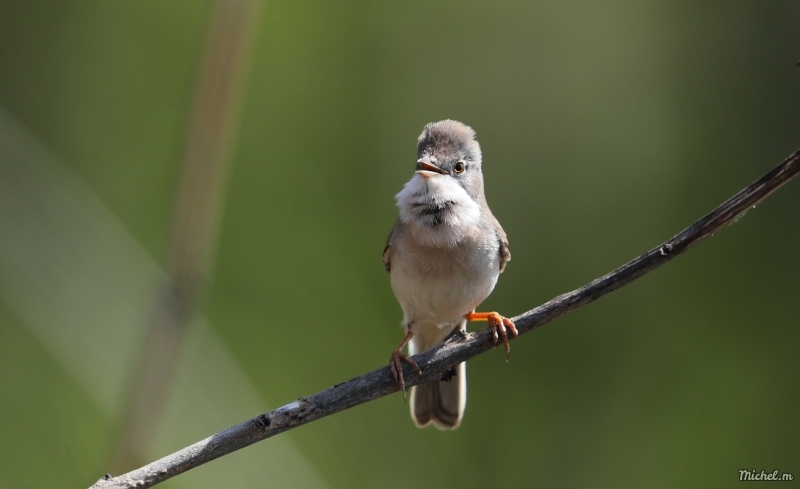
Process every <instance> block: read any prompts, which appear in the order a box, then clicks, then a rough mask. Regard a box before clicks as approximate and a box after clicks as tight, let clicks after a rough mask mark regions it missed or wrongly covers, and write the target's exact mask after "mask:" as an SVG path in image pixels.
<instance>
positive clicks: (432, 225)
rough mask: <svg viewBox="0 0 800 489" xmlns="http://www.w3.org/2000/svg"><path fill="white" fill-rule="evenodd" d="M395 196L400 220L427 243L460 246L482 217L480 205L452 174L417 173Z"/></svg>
mask: <svg viewBox="0 0 800 489" xmlns="http://www.w3.org/2000/svg"><path fill="white" fill-rule="evenodd" d="M395 199H397V207H399V208H400V220H401V221H403V223H405V224H407V225H408V227H409V230H410V231H411V233H412V236H413V237H414V238H415V239H416V240H417V241H418V242H419V243H420V244H423V245H426V246H433V247H445V248H451V247H453V246H456V245H457V244H458V243H459V242H460V241H461V240H462V239H464V236H465V235H466V234H467V232H468V231H469V229H470V228H471V227H472V226H474V225H476V224H478V222H479V221H480V217H481V208H480V205H478V203H477V202H475V201H474V200H473V199H472V198H471V197H470V196H469V194H467V191H466V190H464V189H463V188H462V187H461V186H460V185H459V184H458V183H457V182H456V181H455V180H454V179H453V178H452V177H450V176H449V175H436V176H433V177H429V178H425V177H423V176H421V175H419V174H414V176H413V177H412V178H411V180H409V181H408V182H407V183H406V184H405V186H404V187H403V190H401V191H400V193H398V194H397V195H396V196H395Z"/></svg>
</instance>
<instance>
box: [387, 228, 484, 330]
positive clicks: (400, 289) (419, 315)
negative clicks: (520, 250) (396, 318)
mask: <svg viewBox="0 0 800 489" xmlns="http://www.w3.org/2000/svg"><path fill="white" fill-rule="evenodd" d="M483 234H486V233H479V232H477V230H476V232H474V233H468V235H467V237H466V238H464V239H463V240H461V241H460V242H459V243H458V244H457V245H456V246H453V247H447V248H440V247H431V246H425V245H421V244H419V243H416V242H414V240H413V239H409V237H408V236H406V237H405V238H404V239H403V240H404V241H406V242H404V243H402V244H400V243H398V244H400V246H397V245H396V244H393V246H395V250H397V252H396V253H395V254H394V255H393V256H392V268H391V282H392V290H393V291H394V293H395V295H396V296H397V299H398V301H399V302H400V305H401V307H402V308H403V312H404V315H405V320H404V322H405V323H408V322H410V321H422V322H427V323H433V324H437V325H439V326H442V327H443V326H445V325H448V324H451V323H452V322H453V321H457V320H459V319H460V318H461V317H462V316H463V315H464V314H466V313H468V312H471V311H472V310H473V309H474V308H476V307H477V306H478V305H479V304H480V303H481V302H483V300H484V299H486V297H488V296H489V294H490V293H491V292H492V289H494V286H495V284H496V283H497V278H498V275H499V273H500V257H499V247H498V242H497V239H496V237H495V236H493V235H491V236H482V235H483Z"/></svg>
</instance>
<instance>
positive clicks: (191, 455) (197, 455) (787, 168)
mask: <svg viewBox="0 0 800 489" xmlns="http://www.w3.org/2000/svg"><path fill="white" fill-rule="evenodd" d="M798 173H800V150H798V151H795V152H794V153H793V154H792V155H791V156H789V157H788V158H786V160H784V161H783V162H782V163H781V164H780V165H778V166H776V167H775V168H773V169H772V170H770V171H769V172H767V173H766V174H765V175H764V176H763V177H761V178H760V179H758V180H756V181H755V182H753V183H752V184H751V185H750V186H748V187H747V188H745V189H744V190H742V191H740V192H739V193H737V194H736V195H734V196H733V197H731V198H730V199H728V200H727V201H725V202H724V203H722V204H721V205H720V206H719V207H717V208H716V209H714V210H713V211H711V212H710V213H709V214H708V215H706V216H705V217H703V218H702V219H700V220H699V221H697V222H695V223H694V224H692V225H691V226H689V227H688V228H686V229H684V230H683V231H681V232H680V233H679V234H677V235H676V236H674V237H673V238H671V239H670V240H668V241H666V242H665V243H663V244H662V245H661V246H658V247H656V248H654V249H652V250H650V251H648V252H647V253H645V254H643V255H642V256H640V257H638V258H636V259H634V260H631V261H630V262H628V263H626V264H625V265H623V266H621V267H619V268H617V269H616V270H614V271H613V272H610V273H608V274H606V275H603V276H602V277H600V278H598V279H596V280H594V281H592V282H591V283H589V284H587V285H584V286H583V287H581V288H579V289H576V290H573V291H572V292H569V293H567V294H563V295H560V296H558V297H556V298H555V299H552V300H550V301H549V302H546V303H545V304H542V305H541V306H539V307H537V308H535V309H532V310H530V311H528V312H526V313H524V314H522V315H520V316H517V317H515V318H513V321H514V323H516V326H517V330H518V331H519V333H520V334H522V333H527V332H528V331H531V330H533V329H535V328H538V327H539V326H542V325H543V324H545V323H548V322H550V321H552V320H554V319H556V318H558V317H560V316H563V315H565V314H567V313H569V312H572V311H573V310H575V309H577V308H579V307H581V306H584V305H586V304H588V303H590V302H592V301H594V300H595V299H598V298H600V297H602V296H604V295H606V294H608V293H609V292H612V291H614V290H616V289H618V288H620V287H622V286H623V285H626V284H628V283H630V282H632V281H634V280H636V279H637V278H639V277H641V276H642V275H644V274H646V273H648V272H650V271H652V270H654V269H656V268H658V267H660V266H661V265H663V264H664V263H666V262H668V261H669V260H671V259H673V258H675V257H676V256H678V255H680V254H681V253H683V252H685V251H686V250H688V249H689V248H691V247H692V246H694V245H695V244H697V243H699V242H700V241H702V240H703V239H705V238H707V237H708V236H710V235H712V234H713V233H714V232H716V231H718V230H719V229H721V228H722V227H724V226H725V225H727V224H729V223H731V222H733V221H735V220H736V218H737V217H739V216H741V215H742V214H744V213H745V212H746V211H747V210H748V209H750V208H751V207H752V206H754V205H756V204H757V203H759V202H761V201H762V200H763V199H765V198H766V197H767V196H769V195H770V194H771V193H772V192H774V191H775V190H777V189H779V188H780V187H781V186H783V185H784V184H785V183H786V182H788V181H789V180H791V179H792V178H793V177H795V176H796V175H797V174H798ZM493 346H494V344H493V342H492V340H491V338H490V333H489V331H488V330H486V329H484V330H481V331H477V332H475V333H465V334H464V335H457V336H455V337H453V338H451V339H450V341H448V342H446V343H445V344H443V345H440V346H439V347H437V348H434V349H432V350H428V351H426V352H423V353H421V354H419V355H417V356H415V357H414V358H415V360H416V361H417V363H418V364H419V366H420V367H421V368H422V371H423V373H422V374H421V375H420V374H417V373H416V372H414V371H413V370H410V371H406V372H404V375H405V379H406V385H408V386H413V385H417V384H420V383H422V382H427V381H430V380H434V379H438V378H441V377H442V376H443V375H445V374H446V373H447V372H448V371H449V370H450V369H451V368H453V367H454V366H455V365H458V364H459V363H461V362H463V361H466V360H468V359H470V358H472V357H474V356H476V355H478V354H480V353H483V352H485V351H487V350H490V349H491V348H492V347H493ZM397 390H398V389H397V385H396V384H395V382H394V379H393V378H392V374H391V373H390V372H389V368H388V367H383V368H381V369H378V370H374V371H372V372H370V373H367V374H364V375H362V376H360V377H356V378H354V379H351V380H349V381H347V382H344V383H341V384H337V385H335V386H333V387H330V388H328V389H326V390H324V391H322V392H318V393H317V394H314V395H312V396H309V397H304V398H300V399H298V400H297V401H295V402H292V403H290V404H287V405H286V406H283V407H281V408H278V409H275V410H273V411H269V412H267V413H264V414H261V415H259V416H256V417H255V418H252V419H249V420H247V421H244V422H242V423H239V424H238V425H236V426H233V427H231V428H228V429H227V430H225V431H222V432H220V433H218V434H216V435H213V436H211V437H209V438H206V439H205V440H202V441H199V442H197V443H195V444H194V445H191V446H189V447H186V448H184V449H182V450H179V451H177V452H175V453H173V454H172V455H168V456H166V457H164V458H162V459H160V460H157V461H155V462H153V463H151V464H150V465H147V466H144V467H142V468H140V469H137V470H134V471H132V472H129V473H127V474H123V475H120V476H118V477H111V476H106V477H105V478H103V479H100V480H99V481H97V483H95V485H93V486H92V489H94V488H98V489H99V488H110V487H152V486H154V485H156V484H158V483H159V482H162V481H164V480H167V479H169V478H172V477H174V476H176V475H178V474H180V473H182V472H185V471H187V470H189V469H192V468H194V467H197V466H199V465H202V464H204V463H206V462H210V461H212V460H214V459H216V458H219V457H221V456H223V455H227V454H229V453H231V452H234V451H236V450H239V449H240V448H244V447H246V446H249V445H252V444H253V443H256V442H258V441H261V440H264V439H266V438H269V437H271V436H275V435H277V434H279V433H283V432H284V431H287V430H290V429H292V428H295V427H297V426H300V425H303V424H306V423H310V422H311V421H314V420H317V419H319V418H322V417H325V416H328V415H331V414H334V413H338V412H339V411H344V410H345V409H348V408H351V407H354V406H357V405H359V404H363V403H365V402H368V401H371V400H373V399H377V398H379V397H383V396H386V395H389V394H392V393H394V392H397Z"/></svg>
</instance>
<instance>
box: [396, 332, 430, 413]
mask: <svg viewBox="0 0 800 489" xmlns="http://www.w3.org/2000/svg"><path fill="white" fill-rule="evenodd" d="M412 336H414V333H412V332H410V331H409V332H408V333H407V334H406V337H405V338H404V339H403V341H402V342H401V343H400V346H398V347H397V348H396V349H395V350H394V351H393V352H392V356H391V357H389V369H391V371H392V377H394V381H395V382H396V383H397V387H398V388H399V389H400V391H401V392H402V393H403V400H405V399H406V381H405V379H404V378H403V362H406V363H407V364H409V365H411V366H412V367H414V370H416V371H417V373H419V374H422V369H421V368H419V365H417V362H415V361H414V359H413V358H411V357H410V356H408V355H406V354H404V353H403V352H402V351H401V350H402V349H403V347H404V346H406V343H408V342H409V341H410V340H411V337H412Z"/></svg>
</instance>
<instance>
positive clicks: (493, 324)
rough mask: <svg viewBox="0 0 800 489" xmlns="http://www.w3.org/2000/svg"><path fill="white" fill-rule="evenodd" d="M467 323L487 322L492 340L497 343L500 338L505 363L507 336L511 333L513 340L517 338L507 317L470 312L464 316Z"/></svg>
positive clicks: (507, 348)
mask: <svg viewBox="0 0 800 489" xmlns="http://www.w3.org/2000/svg"><path fill="white" fill-rule="evenodd" d="M464 317H465V318H466V319H467V321H488V322H489V327H488V329H489V330H491V331H492V340H493V341H494V342H495V343H497V341H498V340H500V339H501V338H502V340H503V348H504V349H505V351H506V361H508V352H509V350H510V348H509V346H508V335H509V333H511V336H512V337H513V338H516V337H517V328H516V326H514V323H513V322H512V321H511V320H510V319H508V318H507V317H504V316H501V315H500V314H498V313H496V312H471V313H469V314H467V315H466V316H464Z"/></svg>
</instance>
